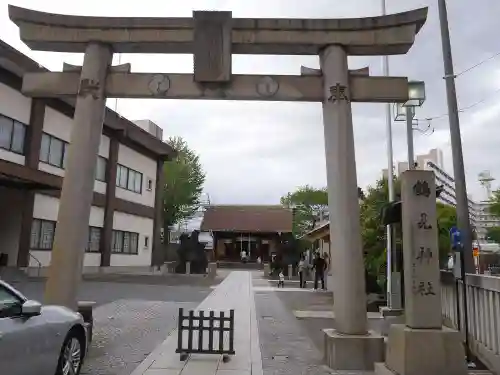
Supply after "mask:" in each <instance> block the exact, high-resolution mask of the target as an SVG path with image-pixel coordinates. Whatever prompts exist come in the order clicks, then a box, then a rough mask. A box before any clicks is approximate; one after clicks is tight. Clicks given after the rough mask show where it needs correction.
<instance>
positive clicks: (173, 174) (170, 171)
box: [163, 137, 205, 231]
mask: <svg viewBox="0 0 500 375" xmlns="http://www.w3.org/2000/svg"><path fill="white" fill-rule="evenodd" d="M167 143H168V144H169V145H170V146H171V147H172V148H173V149H174V150H175V151H176V152H177V157H176V158H175V159H174V160H171V161H167V162H165V164H164V169H163V173H164V174H165V185H164V188H163V226H164V228H165V231H168V228H169V227H170V226H172V225H174V224H177V223H178V222H180V221H181V220H184V219H188V218H190V217H192V216H193V214H194V213H195V212H196V211H197V210H198V209H199V207H200V196H201V193H202V191H203V184H204V183H205V173H204V171H203V169H202V167H201V163H200V158H199V156H198V155H197V154H196V153H195V152H194V151H193V150H191V149H190V148H189V147H188V145H187V143H186V142H185V141H184V140H183V139H182V138H181V137H171V138H169V139H168V141H167Z"/></svg>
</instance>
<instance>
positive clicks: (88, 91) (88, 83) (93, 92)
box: [78, 78, 101, 100]
mask: <svg viewBox="0 0 500 375" xmlns="http://www.w3.org/2000/svg"><path fill="white" fill-rule="evenodd" d="M100 87H101V85H100V83H99V81H98V80H95V79H89V78H83V79H82V80H81V81H80V87H79V88H78V96H81V97H83V98H86V97H87V96H89V95H90V96H92V98H93V99H95V100H97V99H99V98H100V93H99V90H100Z"/></svg>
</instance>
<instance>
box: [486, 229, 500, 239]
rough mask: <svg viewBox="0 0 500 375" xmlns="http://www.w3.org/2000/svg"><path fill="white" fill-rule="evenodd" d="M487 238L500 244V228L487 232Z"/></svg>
mask: <svg viewBox="0 0 500 375" xmlns="http://www.w3.org/2000/svg"><path fill="white" fill-rule="evenodd" d="M486 238H487V239H488V240H490V241H493V242H496V243H500V227H492V228H488V229H487V230H486Z"/></svg>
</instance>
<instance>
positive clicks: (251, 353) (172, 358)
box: [132, 271, 262, 375]
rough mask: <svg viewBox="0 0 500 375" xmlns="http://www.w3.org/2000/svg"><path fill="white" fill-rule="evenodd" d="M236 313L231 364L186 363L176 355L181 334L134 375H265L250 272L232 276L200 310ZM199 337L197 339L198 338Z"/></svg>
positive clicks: (209, 358)
mask: <svg viewBox="0 0 500 375" xmlns="http://www.w3.org/2000/svg"><path fill="white" fill-rule="evenodd" d="M229 309H234V310H235V312H234V314H235V334H234V349H235V352H236V355H234V356H232V357H231V360H230V361H229V362H228V363H224V362H222V358H221V356H219V355H200V354H193V355H191V356H189V358H188V359H187V360H186V361H185V362H183V361H180V360H179V355H178V354H176V353H175V350H176V348H177V330H174V331H172V332H171V334H170V335H169V336H168V337H167V339H166V340H165V341H164V342H163V343H162V344H161V345H160V346H159V347H158V348H156V349H155V351H154V352H153V353H151V354H150V355H149V356H148V357H147V358H146V360H144V361H143V362H142V363H141V364H140V365H139V367H137V368H136V369H135V371H134V372H133V373H132V375H160V374H161V375H198V374H199V375H262V357H261V352H260V345H259V331H258V327H257V318H256V312H255V301H254V296H253V291H252V275H251V273H250V272H245V271H234V272H232V273H231V274H230V275H229V276H228V277H227V278H226V279H225V280H224V281H223V282H222V283H221V284H220V285H218V286H217V288H215V289H214V291H213V292H212V293H211V294H210V295H209V296H208V297H207V298H206V299H205V300H204V301H203V302H202V303H201V304H200V305H199V306H198V307H197V308H196V310H215V311H221V310H223V311H227V310H229ZM195 336H196V335H195ZM195 345H196V343H195Z"/></svg>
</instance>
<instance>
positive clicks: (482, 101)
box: [415, 88, 500, 122]
mask: <svg viewBox="0 0 500 375" xmlns="http://www.w3.org/2000/svg"><path fill="white" fill-rule="evenodd" d="M499 92H500V88H499V89H497V90H495V91H493V92H492V93H491V94H490V95H488V96H486V97H485V98H483V99H481V100H479V101H477V102H475V103H473V104H470V105H468V106H466V107H463V108H459V109H458V112H459V113H464V112H467V111H468V110H470V109H472V108H474V107H476V106H478V105H479V104H483V103H485V102H487V101H489V100H491V99H493V97H494V96H496V94H498V93H499ZM447 116H448V113H443V114H441V115H439V116H432V117H424V118H416V119H415V120H417V121H429V122H430V121H434V120H439V119H441V118H443V117H447Z"/></svg>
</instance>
